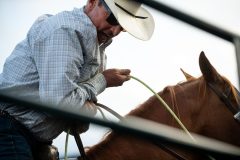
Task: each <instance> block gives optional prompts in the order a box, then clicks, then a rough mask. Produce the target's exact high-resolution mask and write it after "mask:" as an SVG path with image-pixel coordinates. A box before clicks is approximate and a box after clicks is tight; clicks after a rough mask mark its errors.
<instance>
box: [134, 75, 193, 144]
mask: <svg viewBox="0 0 240 160" xmlns="http://www.w3.org/2000/svg"><path fill="white" fill-rule="evenodd" d="M130 77H131V78H132V79H135V80H136V81H138V82H140V83H141V84H143V85H144V86H145V87H146V88H147V89H149V90H150V91H151V92H152V93H153V94H154V95H155V96H156V97H157V99H158V100H159V101H160V103H162V104H163V106H164V107H165V108H166V109H167V110H168V112H169V113H170V114H171V115H172V116H173V118H174V119H175V120H176V121H177V123H178V124H179V125H180V127H181V128H182V129H183V130H184V132H185V133H186V134H187V135H188V136H189V137H190V138H191V139H192V140H193V141H194V142H195V139H194V138H193V136H192V135H191V134H190V132H189V131H188V130H187V128H186V127H185V126H184V125H183V123H182V122H181V121H180V120H179V118H178V117H177V116H176V114H175V113H174V112H173V111H172V110H171V108H170V107H169V106H168V105H167V103H165V102H164V100H163V99H162V98H161V97H160V96H159V95H158V94H157V93H156V92H155V91H154V90H153V89H152V88H150V87H149V86H148V85H147V84H146V83H144V82H143V81H141V80H140V79H138V78H136V77H134V76H132V75H130Z"/></svg>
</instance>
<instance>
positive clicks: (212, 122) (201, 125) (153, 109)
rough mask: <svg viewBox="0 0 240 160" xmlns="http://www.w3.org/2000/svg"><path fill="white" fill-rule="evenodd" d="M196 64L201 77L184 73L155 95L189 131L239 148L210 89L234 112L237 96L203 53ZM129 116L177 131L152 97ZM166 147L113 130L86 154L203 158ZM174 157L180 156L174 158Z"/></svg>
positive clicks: (115, 158) (233, 125)
mask: <svg viewBox="0 0 240 160" xmlns="http://www.w3.org/2000/svg"><path fill="white" fill-rule="evenodd" d="M199 65H200V69H201V71H202V74H203V76H201V77H199V78H194V77H192V76H190V75H189V74H187V73H185V72H184V74H185V76H186V78H187V81H185V82H182V83H179V84H177V85H175V86H168V87H165V88H164V89H163V91H161V92H159V93H158V94H159V95H160V96H161V97H162V98H163V99H164V100H165V102H166V103H167V104H168V105H169V106H172V107H171V108H172V110H173V111H174V112H175V113H176V114H177V116H178V117H179V119H180V120H181V121H182V122H183V124H184V125H185V126H186V128H187V129H188V130H189V131H190V132H194V133H197V134H201V135H204V136H207V137H211V138H214V139H218V140H220V141H224V142H227V143H230V144H233V145H236V146H240V125H239V123H238V122H237V121H236V120H235V119H234V117H233V113H232V112H231V111H230V110H229V109H228V108H227V107H226V104H225V103H223V101H222V100H220V98H219V96H218V95H217V94H219V93H217V94H216V93H215V92H214V91H213V89H212V88H213V87H214V88H215V90H218V91H220V93H224V94H226V95H227V100H228V101H229V102H228V103H231V105H232V106H234V107H235V108H233V109H238V108H237V107H238V104H239V103H238V95H237V93H236V90H235V88H234V86H233V85H232V84H231V83H230V81H228V80H227V79H226V78H224V77H223V76H221V75H220V74H219V73H218V72H217V71H216V70H215V69H214V67H213V66H212V65H211V64H210V63H209V61H208V59H207V58H206V57H205V55H204V53H203V52H202V53H201V54H200V57H199ZM209 86H211V87H212V88H211V87H209ZM128 115H131V116H138V117H141V118H144V119H148V120H152V121H155V122H158V123H162V124H166V125H169V126H172V127H178V128H179V125H178V124H177V123H176V121H175V120H174V119H173V118H172V116H171V115H170V114H169V113H168V112H167V111H166V110H165V109H164V107H163V106H161V104H160V103H159V101H158V100H157V98H156V97H155V96H152V97H150V98H149V99H148V100H147V101H146V102H144V103H143V104H141V105H140V106H139V107H137V108H136V109H134V110H132V111H131V112H130V113H129V114H128ZM143 127H144V126H143ZM169 148H170V150H166V148H165V149H163V148H160V147H159V146H157V145H155V144H154V143H152V142H149V141H146V140H142V139H138V138H136V137H133V136H130V135H126V134H120V133H116V132H114V131H112V132H110V133H109V134H108V135H107V136H105V137H104V139H103V140H102V141H101V142H100V143H99V144H97V145H95V146H93V147H90V149H89V150H88V151H87V153H86V154H87V157H88V159H89V160H160V159H162V160H168V159H188V160H189V159H206V157H205V156H204V155H196V154H193V153H191V152H189V151H186V150H183V149H180V148H176V147H169ZM172 153H175V155H174V154H172ZM176 155H179V157H178V158H176Z"/></svg>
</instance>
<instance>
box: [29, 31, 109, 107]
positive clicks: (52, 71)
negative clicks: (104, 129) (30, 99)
mask: <svg viewBox="0 0 240 160" xmlns="http://www.w3.org/2000/svg"><path fill="white" fill-rule="evenodd" d="M34 51H35V56H34V60H35V63H36V66H37V70H38V72H39V94H40V100H41V101H43V102H48V103H49V102H50V103H53V104H59V103H63V104H69V105H71V106H74V107H77V108H81V107H82V106H83V104H84V103H85V101H86V100H92V101H96V100H97V98H96V96H97V95H98V94H100V93H101V92H102V91H103V90H104V89H105V88H106V80H105V78H104V76H103V75H102V74H101V73H98V74H96V75H95V76H94V77H92V78H91V79H89V80H88V81H85V82H80V81H79V79H80V77H81V76H82V74H85V73H84V72H82V71H81V69H82V65H83V64H84V56H83V53H82V47H81V42H80V39H79V36H78V35H77V34H76V32H75V31H74V30H71V29H64V28H61V29H58V30H55V31H54V33H52V34H51V36H50V37H47V38H45V39H44V40H41V41H39V42H36V43H35V44H34Z"/></svg>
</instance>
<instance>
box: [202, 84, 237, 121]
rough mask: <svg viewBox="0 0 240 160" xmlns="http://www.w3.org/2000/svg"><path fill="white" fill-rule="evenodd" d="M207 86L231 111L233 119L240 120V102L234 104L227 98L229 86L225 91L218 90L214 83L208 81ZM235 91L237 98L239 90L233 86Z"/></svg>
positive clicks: (229, 90) (229, 91)
mask: <svg viewBox="0 0 240 160" xmlns="http://www.w3.org/2000/svg"><path fill="white" fill-rule="evenodd" d="M207 84H208V86H209V87H210V88H211V89H212V91H213V92H214V93H215V94H216V95H217V96H218V97H219V98H220V100H221V101H222V102H223V103H224V104H225V106H226V107H227V108H228V109H229V110H230V111H231V112H232V114H233V115H234V119H235V120H236V121H238V122H240V117H239V114H240V104H238V105H237V106H234V104H233V103H232V102H231V100H229V96H230V93H231V87H228V88H227V90H226V91H225V92H222V91H220V90H219V89H218V88H217V87H216V86H215V85H214V84H212V83H210V82H208V83H207ZM235 91H236V92H237V94H238V98H239V97H240V93H239V91H238V90H237V89H236V88H235Z"/></svg>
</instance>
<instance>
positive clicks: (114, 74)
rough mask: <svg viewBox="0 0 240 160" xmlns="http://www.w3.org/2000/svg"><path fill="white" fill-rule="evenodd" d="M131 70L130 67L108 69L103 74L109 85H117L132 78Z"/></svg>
mask: <svg viewBox="0 0 240 160" xmlns="http://www.w3.org/2000/svg"><path fill="white" fill-rule="evenodd" d="M130 72H131V71H130V70H129V69H107V70H105V71H103V73H102V74H103V75H104V77H105V79H106V81H107V87H117V86H121V85H122V84H123V83H124V82H125V81H128V80H129V79H130V77H129V75H130Z"/></svg>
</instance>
